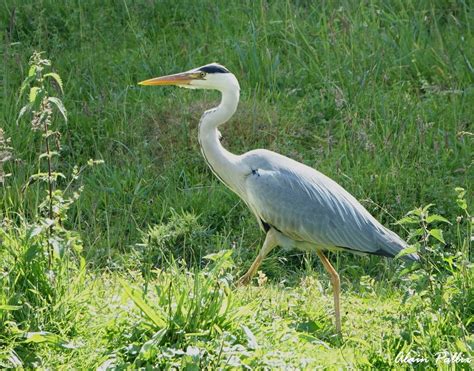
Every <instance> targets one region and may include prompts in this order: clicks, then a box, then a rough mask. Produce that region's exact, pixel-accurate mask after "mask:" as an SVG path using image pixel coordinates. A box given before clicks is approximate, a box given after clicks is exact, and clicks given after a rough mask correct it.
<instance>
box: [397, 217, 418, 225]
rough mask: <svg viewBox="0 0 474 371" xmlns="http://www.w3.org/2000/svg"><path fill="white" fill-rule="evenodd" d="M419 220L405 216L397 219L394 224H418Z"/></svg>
mask: <svg viewBox="0 0 474 371" xmlns="http://www.w3.org/2000/svg"><path fill="white" fill-rule="evenodd" d="M419 222H420V220H419V219H418V218H416V217H414V216H405V217H403V218H401V219H400V220H397V221H396V222H395V224H418V223H419Z"/></svg>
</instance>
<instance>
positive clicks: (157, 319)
mask: <svg viewBox="0 0 474 371" xmlns="http://www.w3.org/2000/svg"><path fill="white" fill-rule="evenodd" d="M120 283H121V284H122V287H123V289H124V290H125V293H126V294H127V295H128V297H129V298H130V299H132V301H133V302H134V303H135V305H136V306H137V307H138V308H140V310H141V311H142V312H143V313H144V314H145V315H146V316H147V317H148V318H149V319H150V320H151V321H152V322H153V323H154V324H155V325H156V326H158V327H161V328H163V327H166V321H165V320H164V318H162V317H161V314H160V313H158V312H157V311H156V310H154V309H153V308H152V307H150V306H149V305H148V304H147V303H146V302H145V301H144V300H143V299H142V298H141V297H140V296H139V295H137V294H136V293H135V292H134V291H133V289H132V288H131V287H130V286H129V285H128V284H127V283H126V282H125V281H123V280H120Z"/></svg>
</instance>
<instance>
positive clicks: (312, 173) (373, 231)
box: [245, 150, 415, 258]
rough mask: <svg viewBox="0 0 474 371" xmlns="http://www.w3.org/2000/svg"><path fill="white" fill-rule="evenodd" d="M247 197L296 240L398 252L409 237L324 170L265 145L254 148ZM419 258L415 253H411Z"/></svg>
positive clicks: (382, 252) (249, 159) (257, 210)
mask: <svg viewBox="0 0 474 371" xmlns="http://www.w3.org/2000/svg"><path fill="white" fill-rule="evenodd" d="M246 161H247V164H248V165H249V166H250V167H251V168H252V169H254V170H253V171H252V173H251V174H249V175H248V176H247V178H246V180H245V185H246V190H247V202H248V204H249V206H250V207H251V208H252V210H253V211H254V212H255V213H256V214H257V216H258V217H259V218H261V219H262V220H263V221H264V222H266V223H268V224H270V225H272V226H274V227H275V228H277V229H278V230H280V231H281V232H282V233H283V234H285V235H286V236H288V237H290V238H291V239H294V240H296V241H304V242H309V243H314V244H315V245H319V246H321V247H342V248H346V249H351V250H356V251H360V252H365V253H372V254H379V255H387V256H394V255H396V254H397V253H398V252H399V251H400V250H402V249H403V248H405V247H406V242H405V241H403V240H402V239H401V238H400V237H398V236H397V235H396V234H395V233H393V232H392V231H390V230H388V229H387V228H385V227H384V226H382V225H381V224H380V223H379V222H378V221H377V220H376V219H375V218H374V217H373V216H372V215H371V214H370V213H369V212H368V211H367V210H366V209H365V208H364V207H363V206H362V205H361V204H360V203H359V202H358V201H357V200H356V199H355V198H354V197H353V196H352V195H351V194H349V193H348V192H347V191H346V190H345V189H344V188H342V187H341V186H340V185H338V184H337V183H336V182H334V181H333V180H331V179H330V178H328V177H326V176H325V175H323V174H321V173H320V172H318V171H316V170H314V169H312V168H310V167H308V166H305V165H303V164H300V163H299V162H296V161H293V160H291V159H288V158H287V157H284V156H281V155H278V154H276V153H273V152H270V151H264V150H258V151H254V152H253V153H250V154H249V156H248V157H247V159H246ZM412 258H415V257H412Z"/></svg>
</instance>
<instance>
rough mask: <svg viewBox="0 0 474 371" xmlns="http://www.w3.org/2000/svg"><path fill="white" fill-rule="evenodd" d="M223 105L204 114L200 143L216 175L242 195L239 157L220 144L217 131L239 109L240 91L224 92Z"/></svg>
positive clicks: (236, 89) (230, 90)
mask: <svg viewBox="0 0 474 371" xmlns="http://www.w3.org/2000/svg"><path fill="white" fill-rule="evenodd" d="M221 93H222V99H221V103H220V104H219V105H218V106H217V107H216V108H213V109H210V110H209V111H206V112H204V114H203V116H202V117H201V121H200V123H199V143H200V145H201V151H202V154H203V156H204V158H205V160H206V162H207V163H208V165H209V167H210V168H211V170H212V171H213V172H214V174H215V175H216V176H217V177H218V178H219V179H220V180H221V181H222V182H223V183H224V184H225V185H227V186H228V187H229V188H230V189H231V190H233V191H234V192H236V193H237V194H239V193H240V188H241V187H240V186H239V174H240V173H241V172H242V171H241V169H240V166H239V156H237V155H234V154H233V153H230V152H229V151H227V150H226V149H225V148H224V147H223V146H222V144H221V142H220V133H219V130H218V129H217V128H218V127H219V126H220V125H222V124H224V123H225V122H227V121H228V120H229V119H230V118H231V117H232V115H233V114H234V113H235V111H236V109H237V105H238V103H239V89H238V88H235V89H229V90H223V91H221Z"/></svg>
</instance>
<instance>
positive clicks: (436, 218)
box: [426, 214, 451, 224]
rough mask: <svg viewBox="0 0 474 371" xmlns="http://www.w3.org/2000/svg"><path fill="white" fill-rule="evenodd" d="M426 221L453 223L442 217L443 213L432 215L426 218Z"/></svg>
mask: <svg viewBox="0 0 474 371" xmlns="http://www.w3.org/2000/svg"><path fill="white" fill-rule="evenodd" d="M426 222H427V223H433V222H442V223H448V224H451V222H450V221H449V220H448V219H446V218H444V217H442V216H441V215H437V214H434V215H430V216H429V217H428V218H426Z"/></svg>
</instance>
